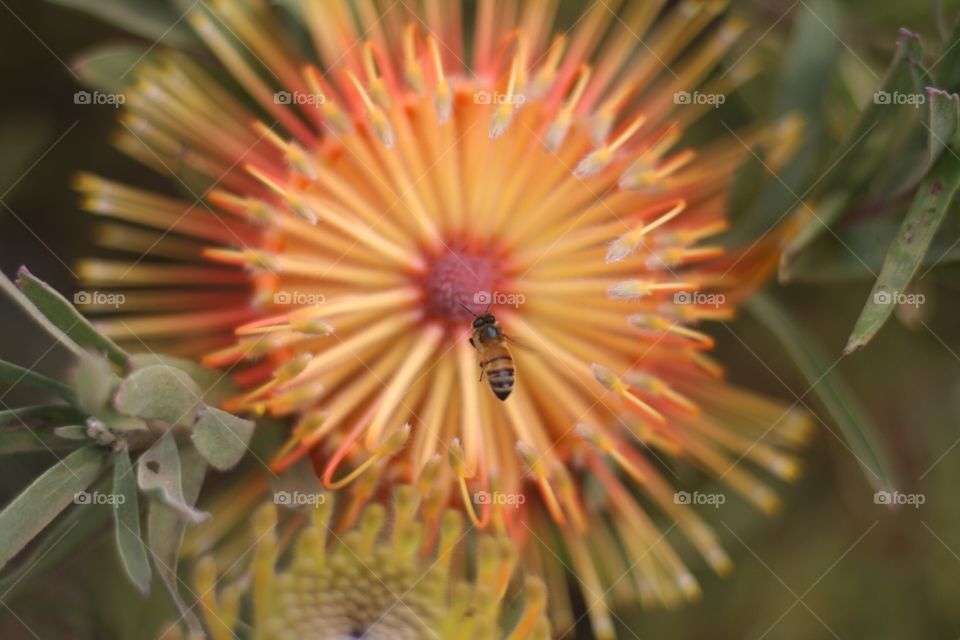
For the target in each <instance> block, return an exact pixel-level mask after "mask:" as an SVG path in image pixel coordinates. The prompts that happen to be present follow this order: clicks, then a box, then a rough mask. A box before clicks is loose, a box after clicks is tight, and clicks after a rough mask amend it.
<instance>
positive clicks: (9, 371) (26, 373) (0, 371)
mask: <svg viewBox="0 0 960 640" xmlns="http://www.w3.org/2000/svg"><path fill="white" fill-rule="evenodd" d="M0 384H2V385H11V386H12V385H15V384H25V385H30V386H31V387H36V388H38V389H43V390H44V391H49V392H50V393H53V394H56V395H58V396H60V397H61V398H63V399H64V400H66V401H67V402H73V400H74V396H73V391H71V390H70V387H68V386H67V385H65V384H63V383H62V382H60V381H58V380H54V379H53V378H48V377H47V376H45V375H42V374H40V373H37V372H35V371H31V370H30V369H24V368H23V367H20V366H18V365H15V364H13V363H10V362H5V361H3V360H0Z"/></svg>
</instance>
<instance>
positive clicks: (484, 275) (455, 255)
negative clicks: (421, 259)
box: [425, 251, 494, 322]
mask: <svg viewBox="0 0 960 640" xmlns="http://www.w3.org/2000/svg"><path fill="white" fill-rule="evenodd" d="M493 284H494V271H493V267H492V266H491V265H490V262H489V260H487V259H486V258H482V257H479V256H472V255H469V254H465V253H459V252H456V251H450V252H449V253H447V254H446V255H444V256H443V257H442V258H440V259H439V260H437V261H436V262H435V263H434V264H433V268H432V269H431V271H430V273H429V274H428V275H427V278H426V281H425V287H426V304H427V308H428V309H429V310H430V312H431V313H433V314H435V315H437V316H439V317H441V318H443V319H445V320H448V321H450V322H464V321H468V320H471V319H472V318H473V316H474V315H479V314H481V313H483V312H484V311H485V310H486V309H487V308H488V307H489V305H490V302H491V300H492V295H493ZM464 307H466V309H464ZM468 309H469V311H468Z"/></svg>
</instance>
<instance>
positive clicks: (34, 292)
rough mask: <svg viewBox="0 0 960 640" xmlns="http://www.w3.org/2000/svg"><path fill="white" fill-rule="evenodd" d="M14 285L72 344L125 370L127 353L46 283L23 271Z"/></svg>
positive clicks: (18, 273) (18, 274)
mask: <svg viewBox="0 0 960 640" xmlns="http://www.w3.org/2000/svg"><path fill="white" fill-rule="evenodd" d="M17 284H18V285H19V286H20V290H21V291H23V294H24V295H25V296H26V297H27V298H28V299H29V300H30V301H31V302H33V304H34V305H36V307H37V309H38V310H39V311H40V313H42V314H43V316H44V317H45V318H47V319H48V321H49V322H50V323H52V324H53V325H55V326H56V327H57V328H58V329H59V330H60V331H61V332H63V333H64V334H66V335H68V336H69V337H70V338H71V340H72V341H73V342H74V344H77V345H80V347H83V348H86V349H90V350H92V351H95V352H97V353H104V354H106V356H107V357H108V358H109V359H110V361H111V362H113V363H114V364H117V365H119V366H121V367H124V368H126V366H127V359H128V358H129V356H128V355H127V353H126V352H125V351H124V350H123V349H121V348H120V347H118V346H117V345H116V343H114V342H113V340H111V339H110V338H108V337H106V336H104V335H103V334H101V333H100V332H99V331H97V330H96V329H95V328H94V326H93V325H92V324H90V321H89V320H87V319H86V318H84V317H83V316H82V315H80V312H79V311H77V310H76V309H75V308H74V306H73V305H72V304H70V303H69V302H67V300H66V298H64V297H63V296H61V295H60V294H59V293H57V292H56V291H54V290H53V289H52V288H51V287H50V286H48V285H47V283H45V282H43V281H41V280H38V279H37V278H35V277H34V276H33V275H32V274H31V273H30V272H29V271H27V269H26V268H25V267H21V268H20V271H18V272H17Z"/></svg>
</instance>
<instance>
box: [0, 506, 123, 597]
mask: <svg viewBox="0 0 960 640" xmlns="http://www.w3.org/2000/svg"><path fill="white" fill-rule="evenodd" d="M108 513H109V512H108V511H107V510H106V509H101V508H98V507H96V506H94V505H89V504H78V505H76V506H75V507H74V508H73V509H70V510H69V511H68V512H67V513H65V514H63V517H61V518H57V520H56V522H54V523H53V524H52V525H50V527H49V528H48V529H47V531H46V533H45V534H44V536H43V537H42V539H40V540H38V541H37V542H36V544H34V545H31V546H30V549H29V550H27V551H26V552H25V553H24V554H23V557H22V558H21V560H20V561H19V562H18V563H17V564H16V566H15V567H13V566H10V567H7V570H6V571H5V572H4V576H3V578H2V579H0V594H3V598H4V600H6V601H10V599H11V598H12V597H13V596H14V594H16V592H17V591H18V590H19V589H22V588H23V587H25V586H27V585H28V584H30V582H31V581H32V580H37V579H38V578H40V577H42V576H43V575H44V574H45V573H47V572H48V571H50V570H52V569H54V568H57V567H62V566H63V563H64V562H65V561H66V560H68V559H71V558H72V557H73V555H74V554H75V553H76V552H77V550H78V549H79V548H80V546H81V545H83V544H84V543H86V542H88V541H89V540H90V539H91V538H92V537H93V536H94V535H95V534H96V533H97V532H98V531H99V530H100V529H101V528H102V527H103V526H104V525H105V524H106V520H107V515H108Z"/></svg>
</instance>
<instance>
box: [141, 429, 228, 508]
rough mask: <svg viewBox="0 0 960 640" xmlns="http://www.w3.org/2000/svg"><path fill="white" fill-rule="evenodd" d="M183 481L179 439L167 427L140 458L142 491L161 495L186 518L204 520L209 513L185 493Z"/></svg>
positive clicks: (164, 500)
mask: <svg viewBox="0 0 960 640" xmlns="http://www.w3.org/2000/svg"><path fill="white" fill-rule="evenodd" d="M182 482H183V481H182V479H181V471H180V455H179V453H178V452H177V443H176V441H175V440H174V437H173V434H172V433H171V432H170V431H167V432H166V433H164V434H163V435H162V436H160V439H159V440H157V442H156V444H154V445H153V446H152V447H150V448H149V449H148V450H147V451H145V452H144V453H143V455H141V456H140V459H139V460H138V461H137V483H138V484H139V485H140V489H141V490H142V491H144V492H146V493H150V494H152V495H154V496H156V497H158V498H159V499H160V500H162V501H163V502H164V503H166V504H167V506H169V507H171V508H172V509H174V510H176V511H177V512H178V513H179V514H180V515H181V517H183V518H185V519H186V520H189V521H190V522H193V523H198V522H203V521H204V520H206V519H207V518H209V517H210V514H208V513H205V512H203V511H198V510H196V509H194V508H193V507H192V506H191V504H192V502H189V501H188V500H187V499H186V498H185V497H184V488H183V484H182Z"/></svg>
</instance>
